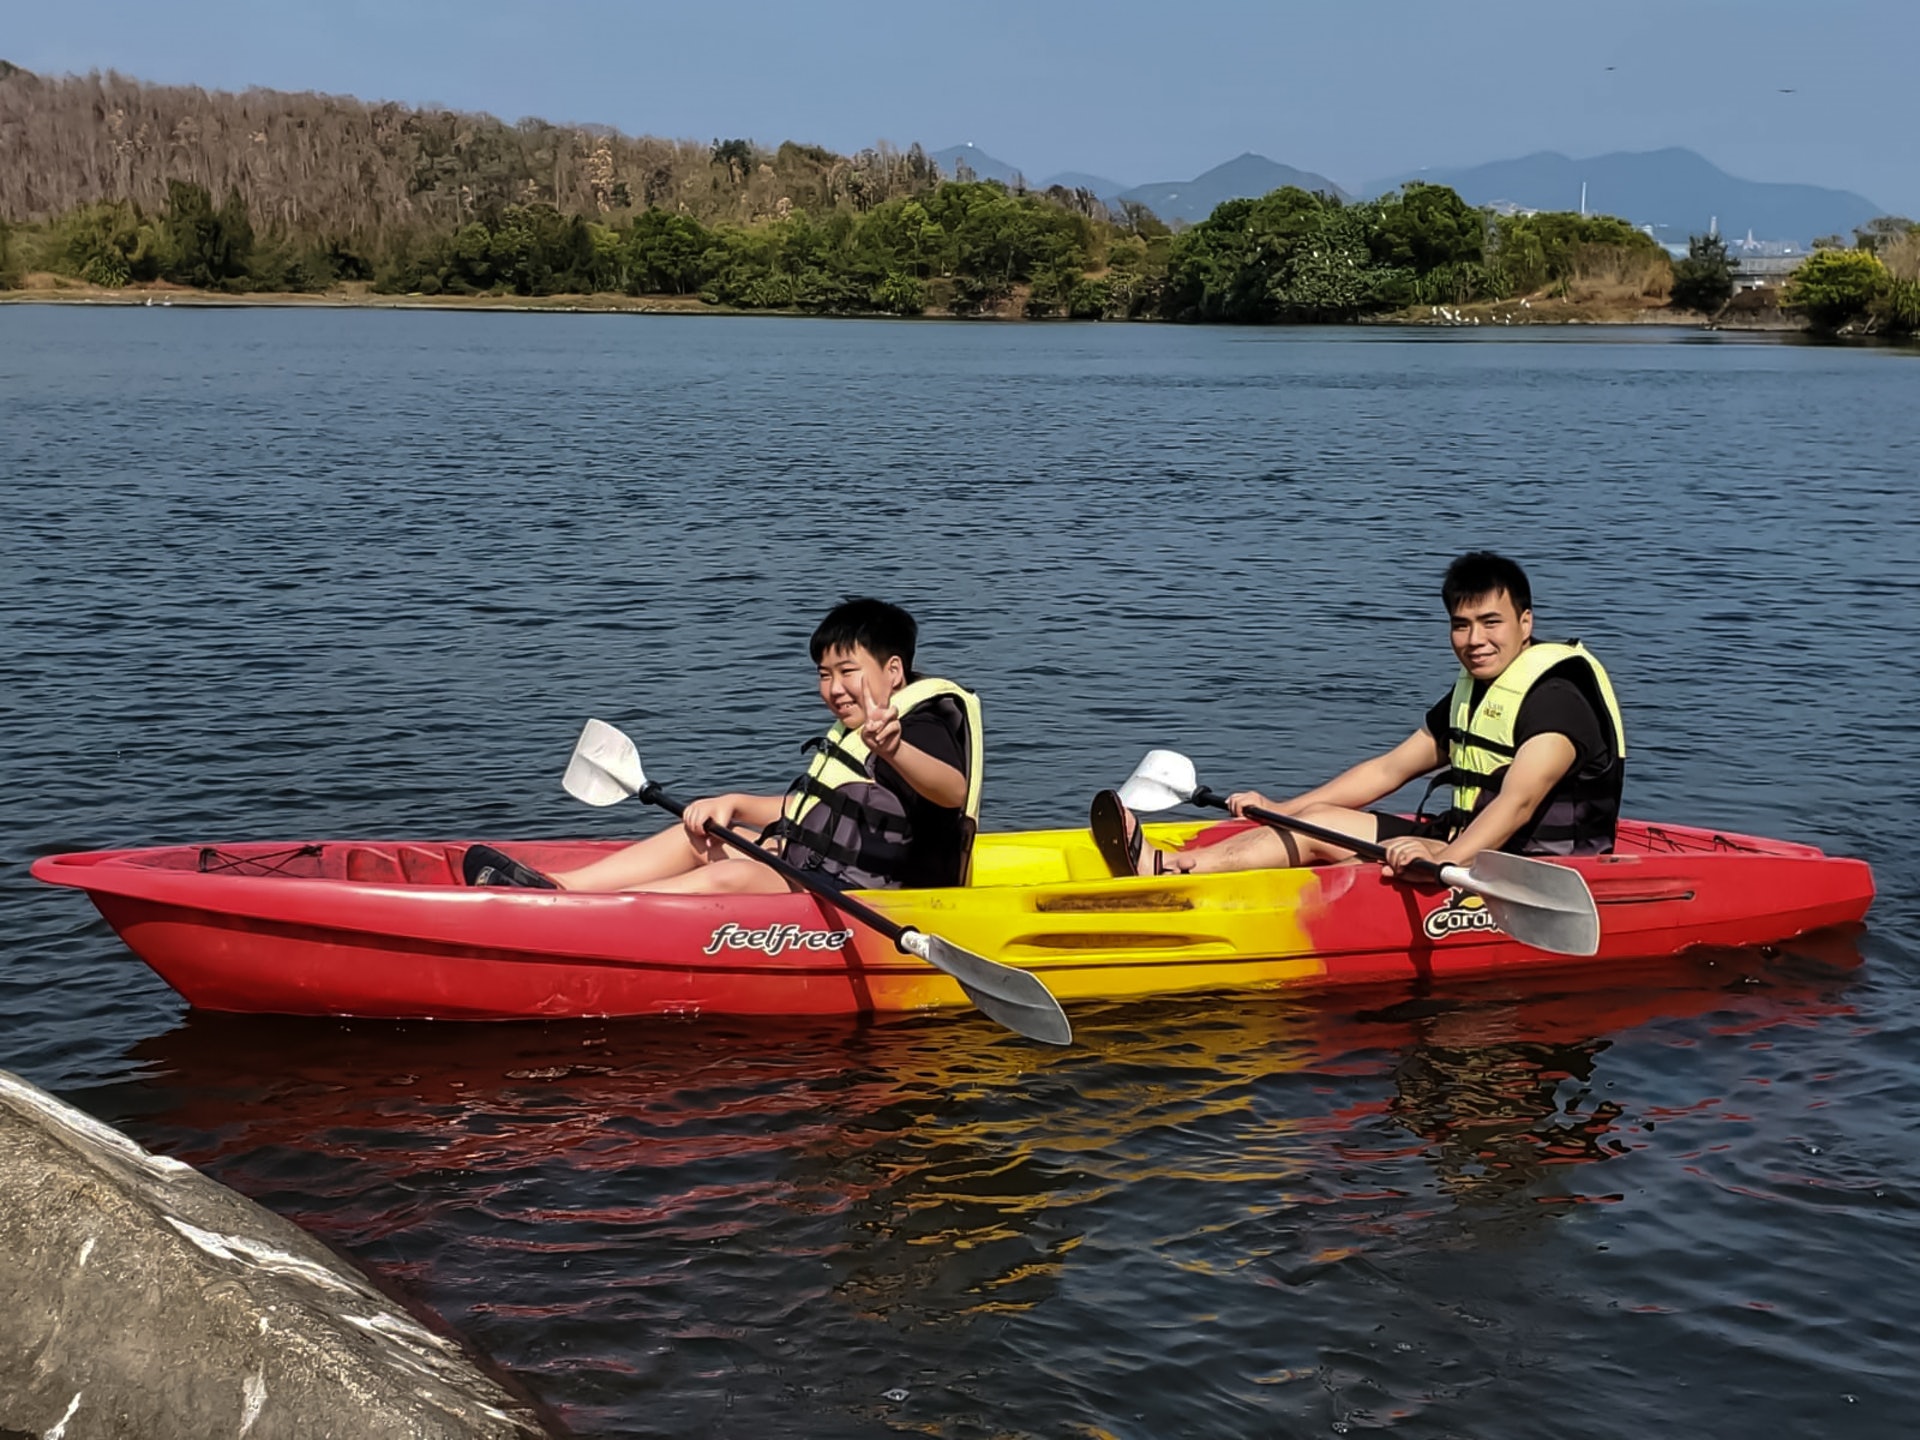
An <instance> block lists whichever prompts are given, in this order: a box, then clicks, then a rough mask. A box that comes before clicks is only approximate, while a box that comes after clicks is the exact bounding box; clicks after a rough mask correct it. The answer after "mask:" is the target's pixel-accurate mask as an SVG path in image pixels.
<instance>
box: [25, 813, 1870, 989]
mask: <svg viewBox="0 0 1920 1440" xmlns="http://www.w3.org/2000/svg"><path fill="white" fill-rule="evenodd" d="M1239 828H1241V824H1240V822H1237V821H1230V822H1226V823H1224V824H1218V825H1207V824H1204V823H1184V824H1171V825H1149V826H1148V827H1147V833H1148V835H1149V837H1150V838H1151V839H1153V840H1154V842H1155V843H1157V844H1160V845H1162V846H1170V847H1171V846H1179V845H1205V844H1209V843H1212V842H1213V841H1215V840H1217V839H1219V838H1222V837H1223V836H1225V835H1227V834H1231V833H1233V831H1235V830H1236V829H1239ZM469 843H471V842H465V841H460V842H434V843H418V842H411V841H363V840H351V841H322V842H312V843H297V842H295V843H251V844H238V845H219V846H214V845H206V846H190V845H183V846H168V847H163V848H158V849H145V850H96V851H89V852H85V853H78V854H69V855H50V856H47V857H45V858H43V859H41V860H39V861H37V862H35V864H34V867H33V873H34V875H35V876H36V877H38V878H39V879H41V880H44V881H47V882H49V883H50V884H54V885H67V886H72V887H73V888H75V889H79V890H84V891H86V892H87V894H88V895H89V896H91V897H92V899H93V902H94V904H95V905H96V906H98V907H99V910H100V913H101V914H102V915H103V916H105V917H106V919H107V922H108V923H109V924H111V925H112V926H113V928H114V929H115V930H117V931H118V932H119V934H120V936H121V938H122V939H123V940H124V941H125V942H126V943H127V945H128V946H129V947H130V948H131V949H132V950H133V951H134V953H135V954H137V955H139V956H140V958H141V959H143V960H145V961H146V962H147V964H149V965H151V966H152V967H153V969H154V970H155V971H157V972H158V973H159V975H160V976H161V977H162V978H163V979H164V980H166V982H167V983H168V984H169V985H171V986H173V988H174V989H175V990H177V991H179V992H180V994H181V995H182V996H184V997H185V998H186V1000H187V1001H188V1002H189V1003H190V1004H193V1005H196V1006H199V1007H202V1008H204V1009H209V1010H227V1011H242V1012H255V1013H276V1014H291V1015H353V1016H363V1017H369V1018H372V1017H381V1018H395V1019H398V1018H418V1017H439V1018H445V1019H471V1020H482V1019H489V1020H498V1019H522V1018H536V1017H562V1016H612V1015H698V1014H724V1015H841V1014H860V1013H870V1012H878V1011H914V1010H930V1009H939V1008H943V1007H958V1006H964V1005H966V1004H967V1003H968V1002H967V999H966V997H965V995H964V994H963V993H962V992H961V990H960V987H959V986H958V985H957V984H955V983H954V981H952V980H950V979H949V978H947V977H946V976H945V975H943V974H941V973H939V972H938V971H936V970H934V969H933V968H931V967H930V966H928V965H927V964H925V963H924V962H922V961H920V960H918V959H915V958H914V957H912V956H909V955H904V954H902V953H901V952H900V951H898V950H896V949H895V948H894V946H893V945H892V944H891V943H890V942H888V941H887V940H885V939H884V938H882V937H881V936H880V935H878V934H876V933H874V932H872V931H870V930H867V929H866V928H865V927H863V926H861V925H859V924H857V923H856V922H854V921H852V920H849V919H847V918H846V917H844V916H842V915H840V914H839V913H837V912H836V911H834V910H833V909H832V908H831V907H830V906H828V905H827V904H825V903H824V902H822V901H819V900H816V899H814V898H813V897H811V896H808V895H800V894H795V895H727V896H704V895H703V896H685V895H651V894H645V893H628V894H572V893H565V892H558V891H548V890H519V889H470V888H468V887H466V886H464V885H462V884H461V883H460V860H461V857H462V856H463V855H464V854H465V851H466V848H467V845H468V844H469ZM499 843H500V844H501V847H502V848H503V849H506V850H507V851H508V852H509V853H511V854H512V855H514V856H515V858H517V859H520V860H523V861H525V862H526V863H528V864H530V865H533V866H536V867H538V868H540V869H543V870H558V869H566V868H570V867H573V866H577V865H580V864H582V863H584V862H585V861H587V860H589V859H591V858H594V857H595V856H598V855H602V854H605V853H607V852H608V851H609V850H611V849H613V848H615V843H616V842H612V841H590V840H582V841H528V842H524V843H516V842H512V841H506V842H499ZM1563 863H1566V864H1569V865H1571V866H1573V867H1574V868H1575V869H1577V870H1579V871H1580V872H1581V874H1582V875H1584V876H1585V878H1586V880H1587V883H1588V885H1589V887H1590V888H1591V889H1592V891H1593V896H1594V900H1595V902H1596V904H1597V905H1598V907H1599V913H1600V924H1601V936H1602V938H1601V945H1600V952H1599V954H1597V955H1595V956H1592V957H1588V958H1581V959H1570V958H1569V957H1567V956H1562V955H1549V954H1546V953H1544V952H1542V951H1539V950H1534V949H1531V948H1529V947H1527V946H1524V945H1522V944H1520V943H1518V942H1517V941H1514V940H1513V939H1511V938H1509V937H1508V936H1506V935H1505V934H1503V933H1501V932H1500V931H1499V930H1497V929H1495V928H1494V926H1493V923H1492V917H1491V916H1490V915H1489V914H1487V912H1486V911H1485V910H1484V909H1483V908H1482V907H1481V906H1480V904H1479V901H1478V900H1477V899H1476V898H1475V897H1471V896H1465V895H1462V894H1460V893H1458V892H1450V891H1447V890H1444V889H1422V888H1417V887H1414V886H1411V885H1407V884H1403V883H1400V882H1397V881H1394V880H1390V879H1388V878H1387V877H1386V876H1385V874H1384V873H1383V872H1382V871H1381V870H1380V868H1379V867H1378V866H1375V865H1335V866H1325V867H1318V868H1311V869H1307V868H1302V869H1288V870H1253V871H1245V872H1241V873H1237V874H1229V875H1204V876H1179V877H1175V876H1164V877H1154V878H1143V879H1137V880H1136V879H1125V880H1115V879H1112V878H1110V877H1109V876H1108V875H1107V874H1106V868H1105V866H1104V865H1103V864H1102V862H1101V860H1100V857H1099V855H1098V854H1097V853H1096V851H1095V850H1094V848H1093V845H1092V842H1091V841H1090V840H1089V839H1088V837H1087V835H1086V832H1085V831H1082V830H1044V831H1023V832H1016V833H1007V834H989V835H982V836H981V837H980V839H979V841H978V842H977V844H976V848H975V857H974V875H973V883H972V884H971V885H970V886H968V887H966V888H964V889H952V890H919V891H874V892H865V893H863V895H862V898H863V899H865V900H867V901H868V902H869V903H870V904H872V905H873V906H874V907H875V908H876V909H878V910H881V911H883V912H884V913H885V914H886V915H887V916H889V917H890V918H892V919H894V920H896V921H898V922H899V923H901V924H904V925H911V926H914V927H916V928H918V929H921V930H924V931H927V932H929V933H932V934H938V935H941V936H944V937H945V938H946V939H948V940H950V941H952V942H953V943H955V944H957V945H960V946H963V947H965V948H966V949H969V950H972V951H975V952H976V953H978V954H981V955H985V956H988V957H990V958H992V959H995V960H999V961H1002V962H1004V963H1006V964H1010V965H1015V966H1018V967H1020V968H1022V969H1027V970H1031V971H1033V972H1034V973H1035V974H1037V975H1038V976H1039V977H1040V978H1041V979H1042V980H1043V981H1044V982H1045V983H1046V985H1047V986H1048V988H1049V989H1051V990H1052V991H1053V993H1054V994H1055V995H1056V996H1058V997H1059V998H1060V999H1061V1000H1062V1001H1073V1000H1090V999H1126V998H1133V997H1144V996H1164V995H1173V994H1180V993H1190V992H1197V991H1212V990H1247V989H1255V990H1259V989H1284V988H1289V987H1297V986H1325V985H1339V984H1365V983H1378V982H1382V981H1393V980H1398V979H1410V978H1421V977H1431V978H1444V977H1452V976H1472V975H1486V974H1492V973H1496V972H1505V971H1511V970H1513V969H1515V968H1516V967H1520V968H1528V969H1534V968H1546V967H1549V966H1553V967H1576V966H1577V967H1588V966H1591V967H1604V966H1606V965H1608V964H1609V963H1610V962H1617V961H1620V960H1625V959H1630V958H1643V957H1654V956H1661V955H1670V954H1674V953H1677V952H1679V951H1681V950H1685V949H1688V948H1690V947H1694V946H1701V945H1714V946H1743V945H1763V944H1772V943H1777V942H1779V941H1783V940H1787V939H1790V938H1792V937H1793V936H1796V935H1800V934H1803V933H1805V932H1807V931H1812V930H1819V929H1824V928H1827V927H1830V926H1836V925H1844V924H1848V923H1851V922H1855V921H1858V920H1860V919H1861V918H1863V917H1864V916H1865V914H1866V912H1867V907H1868V906H1869V905H1870V904H1871V903H1872V900H1873V875H1872V872H1871V871H1870V870H1869V869H1868V867H1867V865H1866V863H1865V862H1864V861H1861V860H1854V859H1846V858H1840V857H1835V856H1829V855H1827V854H1825V853H1823V852H1822V851H1820V850H1818V849H1816V848H1814V847H1813V846H1810V845H1799V844H1793V843H1791V842H1787V841H1780V840H1765V839H1759V838H1756V837H1753V836H1748V835H1734V834H1728V833H1725V832H1720V831H1713V830H1702V829H1695V828H1690V827H1687V826H1679V825H1659V824H1649V823H1645V822H1639V821H1626V822H1622V825H1621V827H1620V835H1619V848H1618V850H1617V851H1616V853H1614V854H1612V855H1603V856H1594V857H1589V858H1583V859H1580V860H1571V861H1566V862H1563Z"/></svg>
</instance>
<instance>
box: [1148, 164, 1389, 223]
mask: <svg viewBox="0 0 1920 1440" xmlns="http://www.w3.org/2000/svg"><path fill="white" fill-rule="evenodd" d="M1285 185H1297V186H1299V187H1300V188H1301V189H1302V190H1316V191H1324V192H1325V193H1327V194H1329V195H1337V196H1339V197H1340V198H1341V199H1342V200H1348V199H1351V198H1352V197H1351V196H1350V195H1348V194H1347V192H1346V191H1344V190H1342V189H1341V188H1340V187H1339V186H1338V185H1336V184H1334V183H1333V181H1331V180H1329V179H1327V177H1326V176H1324V175H1316V174H1314V173H1313V172H1312V171H1311V170H1296V169H1294V168H1293V167H1292V166H1291V165H1282V164H1280V163H1279V162H1278V161H1274V160H1269V159H1267V157H1266V156H1264V155H1255V154H1253V153H1252V152H1251V151H1249V152H1248V153H1247V154H1245V155H1241V156H1239V157H1238V158H1236V159H1233V160H1229V161H1227V163H1226V164H1224V165H1216V166H1214V167H1213V169H1211V170H1209V171H1207V172H1206V173H1205V174H1204V175H1196V176H1194V177H1193V179H1191V180H1164V181H1161V182H1160V183H1159V184H1157V185H1137V186H1135V187H1134V188H1133V189H1131V190H1124V191H1122V192H1121V193H1120V196H1119V198H1120V199H1122V200H1136V201H1138V202H1139V203H1140V204H1142V205H1145V206H1146V207H1147V208H1148V209H1149V210H1151V211H1153V213H1154V214H1156V215H1158V216H1159V217H1160V218H1161V219H1162V220H1168V221H1172V220H1184V221H1186V222H1187V223H1188V224H1193V223H1195V222H1197V221H1201V220H1204V219H1206V218H1207V216H1209V215H1211V214H1212V213H1213V209H1214V206H1216V205H1219V204H1221V203H1222V202H1223V201H1227V200H1240V199H1247V198H1251V197H1254V196H1259V195H1265V194H1266V193H1267V192H1268V191H1270V190H1278V189H1280V188H1281V187H1282V186H1285Z"/></svg>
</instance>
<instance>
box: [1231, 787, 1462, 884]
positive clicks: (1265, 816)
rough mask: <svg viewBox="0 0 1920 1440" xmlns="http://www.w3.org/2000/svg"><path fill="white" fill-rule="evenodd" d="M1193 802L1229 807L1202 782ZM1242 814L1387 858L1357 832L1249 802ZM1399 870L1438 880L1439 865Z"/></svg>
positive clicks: (1365, 857) (1376, 857) (1426, 862)
mask: <svg viewBox="0 0 1920 1440" xmlns="http://www.w3.org/2000/svg"><path fill="white" fill-rule="evenodd" d="M1193 803H1194V804H1196V805H1208V806H1211V807H1212V808H1213V809H1215V810H1227V811H1231V810H1232V808H1233V807H1232V806H1231V805H1229V804H1227V797H1226V796H1224V795H1222V794H1220V793H1219V792H1218V791H1217V790H1209V789H1207V787H1206V786H1204V785H1202V786H1201V787H1200V788H1199V789H1198V790H1195V791H1194V792H1193ZM1242 813H1244V814H1245V816H1246V817H1247V819H1249V820H1258V821H1259V822H1260V823H1261V824H1262V825H1271V826H1272V827H1273V828H1274V829H1276V830H1292V831H1295V832H1296V833H1298V834H1301V835H1310V836H1312V837H1313V838H1314V839H1315V840H1325V841H1326V842H1327V843H1328V844H1330V845H1338V846H1339V847H1340V848H1341V849H1343V850H1351V851H1352V852H1353V853H1354V854H1356V855H1358V856H1359V857H1360V858H1361V859H1363V860H1380V861H1384V860H1385V859H1386V858H1387V847H1386V846H1384V845H1376V844H1374V842H1373V841H1371V840H1362V839H1361V838H1360V837H1359V836H1357V835H1343V834H1341V833H1340V831H1338V830H1329V829H1327V828H1326V827H1325V826H1324V825H1316V824H1314V823H1313V822H1312V821H1311V820H1296V819H1294V817H1293V816H1291V815H1282V814H1280V813H1279V812H1278V811H1277V810H1263V809H1261V808H1260V807H1259V806H1258V805H1249V806H1248V807H1247V808H1246V810H1245V811H1244V812H1242ZM1402 873H1408V874H1412V875H1414V876H1416V877H1417V878H1419V879H1422V880H1438V879H1439V878H1440V867H1439V866H1438V865H1436V864H1434V863H1433V861H1431V860H1421V861H1418V862H1416V863H1415V864H1412V865H1409V866H1407V867H1406V870H1405V871H1403V872H1402Z"/></svg>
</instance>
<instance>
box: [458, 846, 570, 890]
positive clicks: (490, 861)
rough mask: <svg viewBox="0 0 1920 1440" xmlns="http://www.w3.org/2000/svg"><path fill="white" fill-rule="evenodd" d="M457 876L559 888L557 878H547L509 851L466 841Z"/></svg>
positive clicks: (469, 881)
mask: <svg viewBox="0 0 1920 1440" xmlns="http://www.w3.org/2000/svg"><path fill="white" fill-rule="evenodd" d="M460 878H461V879H462V880H465V881H466V882H467V884H469V885H519V886H522V887H524V888H526V889H529V890H558V889H559V888H560V885H559V882H557V881H554V880H550V879H548V878H547V877H546V876H545V875H542V874H541V873H540V872H539V871H538V870H535V869H534V868H533V867H532V866H530V865H522V864H521V863H520V862H519V861H518V860H515V859H514V858H513V857H512V856H511V855H507V854H504V853H502V852H501V851H499V850H496V849H494V848H493V847H492V846H491V845H469V846H468V847H467V853H466V855H465V856H464V857H463V858H462V859H461V861H460Z"/></svg>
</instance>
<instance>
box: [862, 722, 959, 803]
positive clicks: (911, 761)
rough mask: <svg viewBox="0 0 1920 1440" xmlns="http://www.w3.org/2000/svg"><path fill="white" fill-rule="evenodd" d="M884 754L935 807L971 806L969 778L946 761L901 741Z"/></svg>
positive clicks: (882, 756)
mask: <svg viewBox="0 0 1920 1440" xmlns="http://www.w3.org/2000/svg"><path fill="white" fill-rule="evenodd" d="M895 733H896V734H897V733H898V732H897V731H896V732H895ZM880 755H881V758H882V759H884V760H885V761H886V762H887V763H888V764H889V765H891V766H893V768H894V769H896V770H898V771H899V772H900V778H901V779H902V780H905V781H906V782H907V783H908V784H909V785H911V786H913V788H914V789H915V790H917V791H919V792H920V794H921V795H922V796H924V797H925V798H926V799H928V800H931V801H932V802H933V803H934V804H935V805H938V806H941V807H942V808H943V809H947V810H958V809H959V808H960V807H961V806H962V805H965V804H966V803H967V777H966V776H964V775H962V774H961V773H960V772H959V771H958V770H956V769H954V767H953V766H951V765H949V764H947V762H946V761H944V760H936V759H935V758H934V757H933V756H931V755H929V754H927V752H926V751H924V750H921V749H918V748H916V747H915V746H912V745H909V744H907V743H906V742H905V741H904V740H901V741H898V742H897V743H896V744H895V745H894V748H893V750H892V751H891V752H887V751H881V752H880Z"/></svg>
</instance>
